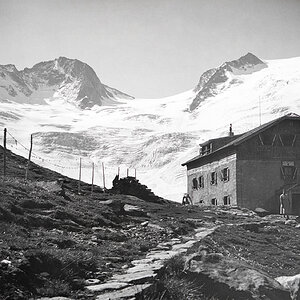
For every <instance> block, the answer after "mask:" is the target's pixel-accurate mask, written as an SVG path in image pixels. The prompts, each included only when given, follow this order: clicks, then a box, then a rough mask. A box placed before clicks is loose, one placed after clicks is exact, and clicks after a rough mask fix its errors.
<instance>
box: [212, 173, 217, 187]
mask: <svg viewBox="0 0 300 300" xmlns="http://www.w3.org/2000/svg"><path fill="white" fill-rule="evenodd" d="M210 184H211V185H215V184H217V173H216V172H212V173H211V174H210Z"/></svg>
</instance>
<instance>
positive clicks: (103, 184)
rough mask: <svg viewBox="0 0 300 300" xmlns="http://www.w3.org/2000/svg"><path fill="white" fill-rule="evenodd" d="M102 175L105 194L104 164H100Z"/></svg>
mask: <svg viewBox="0 0 300 300" xmlns="http://www.w3.org/2000/svg"><path fill="white" fill-rule="evenodd" d="M102 174H103V188H104V193H105V172H104V163H102Z"/></svg>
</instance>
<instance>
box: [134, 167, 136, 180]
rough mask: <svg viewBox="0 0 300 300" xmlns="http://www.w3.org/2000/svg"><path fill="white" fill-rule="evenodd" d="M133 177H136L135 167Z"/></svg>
mask: <svg viewBox="0 0 300 300" xmlns="http://www.w3.org/2000/svg"><path fill="white" fill-rule="evenodd" d="M134 178H135V179H136V169H134Z"/></svg>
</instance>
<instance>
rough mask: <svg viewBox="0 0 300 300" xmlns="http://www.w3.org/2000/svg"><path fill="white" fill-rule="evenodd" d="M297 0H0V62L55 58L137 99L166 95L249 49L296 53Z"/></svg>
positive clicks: (267, 54) (299, 44) (261, 53)
mask: <svg viewBox="0 0 300 300" xmlns="http://www.w3.org/2000/svg"><path fill="white" fill-rule="evenodd" d="M299 37H300V0H0V41H1V43H0V64H2V65H4V64H14V65H16V67H17V68H18V69H19V70H20V69H23V68H25V67H32V66H33V65H34V64H36V63H38V62H41V61H47V60H52V59H55V58H57V57H59V56H65V57H68V58H76V59H79V60H81V61H83V62H86V63H87V64H89V65H90V66H91V67H92V68H93V69H94V70H95V71H96V73H97V75H98V77H99V78H100V80H101V81H102V82H103V83H105V84H107V85H109V86H111V87H114V88H117V89H119V90H121V91H123V92H125V93H128V94H130V95H132V96H134V97H137V98H160V97H165V96H171V95H174V94H177V93H180V92H183V91H186V90H189V89H192V88H194V87H195V86H196V84H197V82H198V80H199V78H200V76H201V74H202V73H203V72H204V71H206V70H208V69H210V68H214V67H217V66H219V65H221V64H222V63H223V62H225V61H230V60H233V59H237V58H239V57H240V56H242V55H245V54H246V53H248V52H251V53H253V54H255V55H256V56H258V57H259V58H261V59H280V58H289V57H296V56H300V38H299Z"/></svg>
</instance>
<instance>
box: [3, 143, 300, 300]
mask: <svg viewBox="0 0 300 300" xmlns="http://www.w3.org/2000/svg"><path fill="white" fill-rule="evenodd" d="M0 162H1V164H3V148H2V147H0ZM26 164H27V161H26V159H24V158H22V157H20V156H17V155H15V154H13V153H11V152H10V151H8V153H7V176H6V178H5V180H4V179H3V177H2V178H1V179H2V180H1V182H0V199H1V201H0V223H1V224H0V225H1V226H0V228H1V229H0V230H1V243H0V283H1V284H0V295H1V296H0V299H29V298H37V299H42V298H39V297H54V296H65V297H68V299H108V298H107V297H108V296H105V295H106V293H108V294H107V295H110V296H109V297H110V299H116V298H112V293H113V294H114V295H115V296H114V297H116V295H121V293H125V292H126V291H127V290H128V289H129V288H131V289H132V288H133V289H134V291H135V293H137V292H138V291H139V287H140V284H145V286H147V287H149V284H150V287H149V288H148V289H147V290H146V291H145V293H144V294H139V295H137V296H136V299H153V300H154V299H164V300H171V299H176V300H177V299H199V297H200V295H201V297H200V299H211V297H214V298H213V299H224V297H223V296H224V295H225V294H224V293H227V294H228V293H229V295H231V297H233V298H230V297H229V298H228V299H244V298H234V296H233V295H237V294H236V290H234V289H233V290H232V288H229V289H227V287H225V286H224V285H223V284H221V286H220V284H219V283H218V280H221V281H220V282H222V280H223V279H222V277H219V278H218V279H216V278H215V279H213V280H212V278H210V275H209V273H207V272H208V271H207V272H206V273H205V276H204V277H203V275H201V276H200V274H198V273H197V274H198V275H197V274H196V273H195V270H194V269H189V270H188V272H187V271H184V261H185V260H186V259H188V260H191V256H190V255H192V257H194V258H195V259H196V256H198V257H199V255H200V254H199V253H202V252H201V251H202V250H201V249H204V248H205V249H207V250H206V251H208V252H209V253H211V255H213V253H219V254H218V255H219V256H220V255H222V257H223V256H224V257H225V258H224V259H226V264H229V266H228V267H229V269H230V268H232V267H231V264H233V265H235V267H236V268H237V270H239V268H241V264H242V269H243V270H245V268H247V270H249V272H253V270H256V272H258V273H257V274H260V275H259V276H265V277H264V278H266V280H268V282H273V284H275V283H274V282H275V281H274V279H272V278H275V277H278V276H282V275H289V276H292V275H296V274H298V273H300V261H299V251H300V248H299V243H298V239H299V238H300V236H299V228H298V227H299V225H298V226H296V227H295V225H297V223H296V221H295V220H292V221H290V222H289V223H287V224H285V223H284V220H283V219H281V218H279V216H265V217H259V216H258V215H257V214H255V213H254V212H251V211H248V210H246V209H241V208H229V207H218V208H208V207H196V206H182V205H179V204H176V203H174V202H170V201H166V200H162V199H161V200H160V201H158V202H157V201H156V202H149V201H145V200H142V199H139V198H137V197H134V196H130V195H122V194H119V192H120V190H119V191H118V194H113V193H112V191H111V192H110V191H108V192H106V193H104V192H103V191H102V190H101V189H100V188H99V187H96V188H95V189H94V191H93V194H91V186H90V185H88V184H84V183H81V193H80V194H78V189H77V188H78V181H76V180H73V179H71V178H67V177H64V176H62V175H61V174H59V173H56V172H53V171H51V170H49V169H45V168H43V167H40V166H38V165H35V164H32V165H31V167H30V172H29V177H28V181H27V183H25V182H24V173H25V167H26ZM195 229H197V230H198V231H196V232H199V233H200V239H199V240H197V239H195V237H194V233H193V232H194V230H195ZM199 229H200V231H199ZM201 230H202V231H201ZM206 230H209V232H210V233H209V235H207V236H206V234H205V235H203V234H202V232H203V233H205V231H206ZM290 236H294V238H293V239H291V238H290ZM180 243H181V244H180ZM172 245H173V246H172ZM181 247H183V248H181ZM203 247H204V248H203ZM175 249H177V250H175ZM187 250H188V253H187V254H185V252H186V251H187ZM176 251H178V253H181V256H176V257H178V258H174V259H173V260H172V259H171V260H170V261H169V262H167V263H166V264H165V266H164V267H163V265H160V264H159V265H158V261H159V259H160V257H164V256H165V257H171V256H170V255H175V254H176ZM199 251H200V252H199ZM151 253H152V254H151ZM172 253H173V254H172ZM166 254H167V256H166ZM149 255H150V256H149ZM151 255H152V256H153V263H154V264H155V266H156V267H158V268H159V270H158V271H157V273H156V271H151V272H150V274H154V275H151V276H155V277H156V280H155V281H153V279H151V276H150V277H149V270H148V271H147V270H144V269H141V268H142V267H143V266H144V265H145V263H144V264H143V263H142V262H144V261H147V260H149V259H150V257H151ZM182 255H183V256H182ZM185 255H187V256H185ZM145 257H146V259H145ZM139 259H141V261H140V262H139ZM227 260H228V261H227ZM134 261H135V262H137V263H136V264H135V263H134ZM216 263H217V261H215V262H214V264H216ZM145 266H147V264H146V265H145ZM191 266H192V265H191ZM193 266H194V265H193ZM216 267H217V265H214V268H216ZM220 267H221V265H220ZM226 268H227V267H226ZM130 270H135V272H136V273H126V272H133V271H130ZM154 270H155V269H154ZM207 270H209V269H207ZM147 272H148V273H147ZM153 272H154V273H153ZM220 272H221V271H220ZM222 272H223V273H222V274H223V275H222V276H225V275H224V274H225V273H224V272H225V270H223V271H222ZM226 272H227V271H226ZM124 273H125V274H127V275H125V278H133V279H132V282H130V281H128V280H129V279H126V280H125V282H124V276H123V275H122V274H124ZM128 274H130V275H128ZM263 274H265V275H263ZM112 276H113V278H120V279H119V281H117V279H111V278H112ZM122 276H123V277H122ZM127 276H128V277H127ZM134 276H135V277H134ZM190 276H192V277H190ZM256 276H258V275H256ZM121 278H123V279H121ZM134 278H139V279H134ZM122 280H123V281H122ZM199 280H200V281H199ZM245 280H248V279H245ZM272 280H273V281H272ZM198 281H199V282H198ZM197 282H198V283H197ZM112 283H113V284H112ZM91 284H93V285H91ZM88 286H90V287H88ZM183 286H184V288H183ZM212 286H213V287H214V288H212ZM275 286H276V288H275V290H278V291H280V293H284V295H285V296H286V295H289V292H287V290H286V289H284V288H283V287H282V286H281V285H279V283H276V284H275ZM199 287H200V288H199ZM220 287H222V288H221V289H220ZM249 291H250V293H254V294H256V293H258V290H255V291H253V290H252V287H249V290H248V288H247V289H246V290H245V291H244V292H239V293H240V294H239V295H242V294H241V293H245V295H248V293H249ZM272 291H274V286H273V287H272ZM259 293H261V295H262V294H263V293H264V289H262V290H260V292H259ZM254 294H253V295H254ZM143 295H144V296H143ZM172 295H173V296H172ZM243 295H244V294H243ZM280 295H281V294H280ZM140 297H142V298H140ZM147 297H148V298H147ZM176 297H177V298H176ZM235 297H236V296H235ZM243 297H244V296H243ZM127 298H128V297H125V298H124V299H127ZM131 299H132V297H131ZM245 299H252V298H245ZM253 299H256V298H253ZM266 299H281V300H282V299H290V298H289V297H287V298H266ZM295 299H296V298H295Z"/></svg>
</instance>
